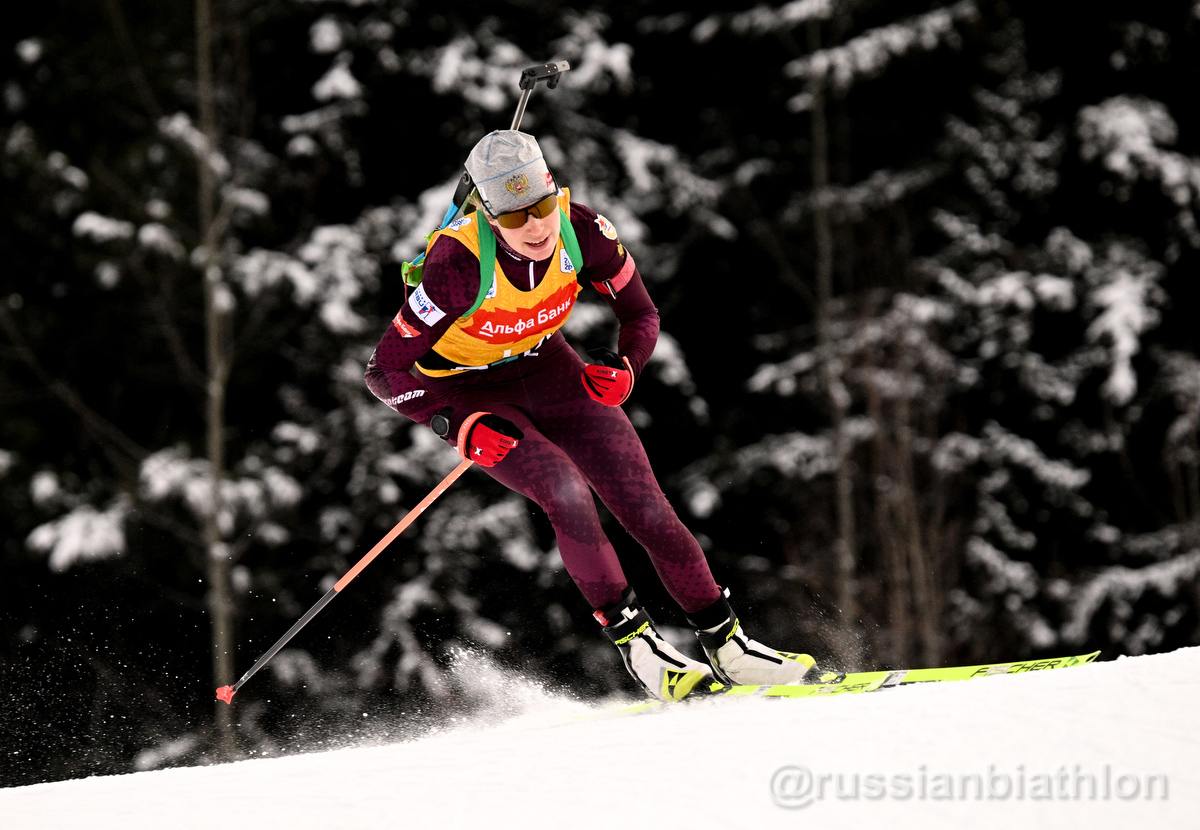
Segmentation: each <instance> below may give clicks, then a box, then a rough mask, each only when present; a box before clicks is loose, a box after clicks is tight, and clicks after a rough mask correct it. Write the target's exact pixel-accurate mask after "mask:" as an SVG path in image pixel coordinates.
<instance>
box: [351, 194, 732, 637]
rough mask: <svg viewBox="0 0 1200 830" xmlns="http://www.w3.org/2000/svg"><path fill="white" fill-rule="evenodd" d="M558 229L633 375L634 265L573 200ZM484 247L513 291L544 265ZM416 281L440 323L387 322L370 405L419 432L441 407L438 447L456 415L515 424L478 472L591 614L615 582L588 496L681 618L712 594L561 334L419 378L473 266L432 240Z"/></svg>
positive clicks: (608, 599) (610, 598) (535, 278)
mask: <svg viewBox="0 0 1200 830" xmlns="http://www.w3.org/2000/svg"><path fill="white" fill-rule="evenodd" d="M570 220H571V225H572V227H573V228H574V229H575V233H576V236H577V238H578V241H579V247H580V252H581V253H582V255H583V267H582V268H581V269H580V270H579V271H578V273H577V276H578V279H579V280H580V282H581V283H582V284H583V286H584V288H585V290H586V288H587V287H588V286H589V284H590V285H592V286H594V287H595V288H597V289H598V290H600V292H601V295H602V296H604V297H605V299H606V300H607V301H608V303H609V305H610V306H611V307H612V309H613V311H614V312H615V313H616V315H617V319H618V321H619V323H620V334H619V336H618V351H619V353H620V354H621V355H624V356H626V357H628V358H629V361H630V363H631V365H632V367H633V371H634V375H635V376H637V375H639V374H640V373H641V371H642V369H643V368H644V367H645V365H646V362H647V361H648V360H649V358H650V354H651V352H653V350H654V344H655V342H656V340H657V338H658V329H659V322H658V310H657V309H656V308H655V307H654V304H653V303H652V302H651V300H650V297H649V295H648V294H647V293H646V289H645V286H644V285H643V283H642V279H641V276H640V274H638V272H637V270H636V268H633V269H632V271H630V269H625V270H624V271H623V270H622V269H623V266H624V265H625V262H626V257H627V256H628V254H627V253H626V252H625V250H624V248H623V247H622V246H621V245H620V244H619V243H618V242H617V241H616V240H615V239H611V238H609V237H608V236H606V235H605V234H604V233H602V232H601V228H600V224H601V223H600V222H597V214H596V212H595V211H593V210H592V209H591V208H588V207H586V206H584V205H580V204H572V205H571V212H570ZM497 242H498V247H497V261H498V262H499V264H500V269H501V271H502V272H503V274H504V277H505V278H506V279H507V280H508V281H509V282H510V283H511V284H512V285H513V286H514V287H516V288H518V289H521V290H529V289H531V288H533V287H534V286H536V285H537V284H538V283H539V282H540V281H541V279H542V277H543V276H544V274H545V273H546V270H547V264H548V262H549V260H544V261H542V262H533V261H530V260H529V259H527V258H525V257H523V256H521V255H519V254H517V253H515V252H513V251H512V250H510V249H509V248H508V247H507V246H506V245H505V244H504V242H503V239H501V238H499V236H498V237H497ZM619 275H623V276H622V278H621V279H620V280H618V281H616V282H614V279H615V278H617V277H618V276H619ZM618 282H619V283H621V284H617V283H618ZM421 284H422V286H423V287H424V289H425V293H426V294H427V296H428V298H429V299H430V300H432V302H433V303H435V304H436V306H437V307H438V308H440V309H441V310H442V311H443V312H445V316H444V317H442V318H441V319H439V320H438V321H437V322H436V323H434V325H432V326H429V325H426V324H425V322H423V321H422V320H421V319H420V318H419V317H418V315H417V314H416V313H415V312H414V311H413V310H412V308H411V307H410V305H409V304H405V306H404V308H403V309H402V311H401V313H400V315H399V317H401V318H402V324H401V322H399V320H398V322H397V323H395V324H393V325H391V326H388V328H387V331H386V332H385V333H384V335H383V337H382V339H380V341H379V344H378V346H377V347H376V349H375V353H374V354H373V355H372V356H371V360H370V363H369V364H368V366H367V373H366V381H367V385H368V386H369V387H370V389H371V391H372V392H373V393H374V394H375V396H376V397H378V398H379V399H380V400H381V401H383V402H384V403H386V404H387V405H388V406H390V407H391V408H392V409H394V410H396V411H397V412H399V413H400V414H402V415H405V416H406V417H408V418H411V419H412V420H413V421H416V422H418V423H426V424H427V423H428V422H429V419H430V418H431V417H432V416H433V414H434V413H436V412H438V411H439V410H441V409H443V408H445V407H450V408H451V410H452V414H451V417H450V421H451V433H450V435H451V438H453V436H454V435H455V434H456V433H457V431H458V427H459V425H460V424H461V423H462V422H463V420H464V419H466V418H467V417H468V416H469V415H471V414H472V413H473V412H477V411H481V410H482V411H488V412H494V413H496V414H498V415H502V416H503V417H505V418H508V419H509V420H510V421H512V422H513V423H515V424H516V425H517V426H518V427H520V429H521V431H522V432H523V433H524V434H525V437H524V438H523V439H522V440H521V442H520V444H519V445H518V446H517V447H516V449H514V450H512V452H510V453H509V454H508V456H507V457H505V458H504V459H503V460H502V461H501V462H500V463H499V464H497V465H496V466H494V467H484V468H482V469H483V470H484V471H485V472H486V473H488V474H489V475H490V476H492V477H493V478H495V479H496V480H497V481H499V482H501V483H502V484H504V485H505V486H507V487H509V488H510V489H512V490H514V491H516V492H518V493H521V494H522V495H524V496H526V497H528V498H529V499H532V500H533V501H534V502H536V503H537V504H538V505H539V506H540V507H541V508H542V510H544V511H545V512H546V515H547V516H548V517H549V519H550V522H551V524H552V525H553V527H554V532H555V535H556V536H557V540H558V547H559V551H560V552H561V554H562V559H563V564H564V565H565V566H566V569H567V572H568V573H569V574H570V575H571V578H572V579H574V580H575V583H576V584H577V585H578V586H579V588H580V590H581V591H582V592H583V595H584V597H585V598H586V599H587V600H588V602H590V603H591V604H592V607H593V608H596V609H601V608H606V607H609V606H612V605H613V604H615V603H617V602H618V601H619V600H620V599H621V595H622V592H623V591H624V590H625V589H626V587H628V583H627V581H626V579H625V575H624V574H623V573H622V571H621V566H620V563H619V562H618V560H617V555H616V552H615V551H614V550H613V547H612V545H611V544H610V542H609V541H608V539H607V538H606V537H605V535H604V533H603V531H602V530H601V527H600V518H599V516H598V515H597V512H596V505H595V502H594V501H593V498H592V491H593V490H594V491H595V492H596V494H597V495H599V496H600V499H601V500H602V501H603V502H604V504H605V505H606V506H607V507H608V509H609V510H610V511H612V514H613V515H614V516H615V517H616V518H617V520H618V521H620V523H621V524H622V525H623V526H624V527H625V529H626V530H628V531H629V532H630V534H632V535H633V537H634V538H635V539H637V540H638V542H640V543H641V545H642V546H643V547H644V548H645V549H646V551H647V552H648V553H649V555H650V558H651V560H652V562H653V563H654V567H655V569H656V570H657V572H658V574H659V577H660V578H661V579H662V581H663V584H664V585H665V586H666V588H667V590H668V591H669V592H670V594H671V596H672V597H673V598H674V599H675V601H676V602H677V603H678V604H679V606H680V607H681V608H682V609H683V611H684V612H685V613H688V614H691V613H694V612H696V611H699V610H701V609H703V608H706V607H708V606H710V605H712V604H713V603H714V602H715V601H716V600H717V599H718V597H719V595H720V591H719V589H718V587H717V585H716V583H715V582H714V581H713V577H712V574H711V572H710V571H709V568H708V563H707V561H706V560H705V557H704V552H703V551H702V550H701V549H700V545H699V544H698V543H697V542H696V540H695V538H694V537H693V536H692V534H691V533H690V532H689V531H688V529H687V528H686V527H684V525H683V523H682V522H680V520H679V518H678V517H677V516H676V515H675V511H674V509H673V508H672V507H671V505H670V504H669V503H668V502H667V499H666V497H665V496H664V495H663V492H662V488H661V487H659V485H658V482H657V480H656V479H655V477H654V471H653V470H652V469H651V468H650V463H649V461H648V459H647V458H646V452H645V449H643V447H642V444H641V441H640V440H639V438H638V436H637V433H636V432H635V431H634V428H633V425H632V424H630V422H629V418H628V417H626V415H625V413H624V412H623V411H622V410H621V409H620V407H608V406H604V405H602V404H600V403H598V402H596V401H594V400H592V399H591V398H590V397H589V396H588V394H587V392H586V391H585V389H584V386H583V384H582V382H581V380H580V372H581V370H582V368H583V365H584V364H583V361H582V360H580V358H579V356H578V355H577V354H576V353H575V351H574V350H573V349H572V348H571V347H570V345H568V344H567V343H566V341H565V340H564V338H563V333H562V331H561V330H560V331H559V332H558V333H556V334H555V335H553V336H552V337H550V338H549V339H547V340H546V341H545V342H543V343H542V344H541V345H540V346H539V347H538V348H537V349H536V353H535V354H530V355H528V356H525V357H522V358H520V359H518V360H515V361H512V362H510V363H506V364H504V365H500V366H494V367H492V368H490V369H486V370H477V371H464V372H462V373H461V374H455V375H451V376H449V377H429V376H426V375H423V374H419V373H418V371H416V370H414V368H413V366H414V363H416V362H417V361H419V360H422V358H426V360H428V359H429V358H427V357H426V355H427V353H428V352H429V351H430V349H431V348H432V347H433V345H434V344H435V343H437V342H438V340H439V339H440V338H441V337H442V335H443V334H444V333H445V332H446V331H447V330H448V329H449V328H450V326H451V324H452V323H453V322H454V321H455V320H456V319H457V318H458V317H460V316H461V315H462V314H464V313H465V312H466V311H467V310H468V309H469V308H470V307H471V304H472V302H474V300H475V298H476V295H477V294H478V291H479V260H478V258H477V257H476V256H475V255H474V254H473V253H471V251H470V250H468V249H467V248H466V247H465V246H464V245H462V244H461V243H460V242H459V241H458V240H456V239H453V238H450V237H441V238H439V239H438V240H437V242H436V243H435V244H434V245H433V247H432V248H431V249H430V251H429V254H428V256H427V258H426V262H425V269H424V278H423V280H422V283H421ZM422 365H426V366H428V365H429V364H428V363H426V362H425V361H422Z"/></svg>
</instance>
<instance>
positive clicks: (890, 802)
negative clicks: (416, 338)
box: [0, 648, 1200, 830]
mask: <svg viewBox="0 0 1200 830" xmlns="http://www.w3.org/2000/svg"><path fill="white" fill-rule="evenodd" d="M522 693H523V694H524V695H525V697H524V706H525V709H526V711H525V712H524V714H518V715H514V716H510V717H508V718H507V719H502V720H498V721H497V720H496V719H495V718H494V717H489V718H485V719H477V720H475V721H472V722H466V723H463V724H460V725H457V726H455V727H454V728H451V729H448V730H446V731H443V732H441V733H439V734H437V735H432V736H428V737H425V738H422V739H417V740H413V741H411V742H408V743H402V744H395V745H390V746H381V747H372V748H360V749H347V750H341V751H332V752H322V753H314V754H307V755H298V756H292V757H287V758H278V759H265V760H255V761H246V762H241V763H235V764H227V765H223V766H214V767H205V768H190V769H177V770H164V771H158V772H145V773H138V774H133V775H123V776H112V777H105V778H90V779H84V780H78V781H64V782H57V783H51V784H40V785H36V786H31V787H22V788H16V789H8V790H2V791H0V827H3V828H4V830H18V828H22V829H23V828H58V827H87V828H89V830H99V829H101V828H109V827H112V828H122V830H129V828H176V827H179V828H191V827H195V828H205V830H212V828H215V827H238V828H240V827H263V828H279V829H280V830H295V828H325V829H326V830H328V828H357V827H362V828H380V827H396V828H432V827H438V828H440V827H531V826H532V827H551V826H554V827H564V826H569V827H572V828H585V827H595V828H605V830H613V828H625V827H628V828H642V827H657V828H661V827H702V826H715V825H720V824H724V825H725V826H730V827H753V828H762V827H781V828H782V827H787V828H797V827H821V828H828V827H865V826H874V827H888V828H891V829H892V830H895V828H908V827H911V828H918V827H919V828H929V827H946V826H952V825H957V826H961V827H964V828H967V827H970V828H976V827H996V828H999V827H1003V828H1006V830H1008V828H1012V827H1021V826H1026V827H1075V828H1080V830H1083V828H1086V830H1094V829H1095V828H1106V827H1113V828H1118V827H1119V828H1129V827H1162V828H1182V827H1196V826H1200V818H1198V817H1200V714H1198V713H1197V708H1198V705H1200V704H1198V702H1200V648H1191V649H1185V650H1181V651H1177V652H1174V653H1171V654H1166V655H1157V656H1151V657H1139V658H1131V659H1121V660H1117V661H1114V662H1108V663H1097V664H1093V665H1090V666H1083V667H1079V668H1072V669H1067V670H1063V671H1055V672H1044V673H1040V674H1029V675H1022V676H1016V677H996V678H988V679H984V680H977V681H973V682H971V683H965V684H944V685H930V686H918V687H906V688H900V689H896V690H892V691H887V692H882V693H879V694H874V695H858V696H845V697H837V698H818V699H798V700H775V701H768V700H724V701H720V700H718V701H710V702H702V703H696V704H692V705H688V706H676V707H672V708H670V709H667V710H663V711H660V712H657V713H654V714H649V715H638V716H629V715H614V714H612V710H611V709H607V710H597V709H594V708H589V707H586V706H584V705H582V704H576V703H572V702H569V701H564V700H562V699H557V698H553V697H550V696H544V695H540V694H536V693H533V692H531V691H530V690H529V689H528V688H524V689H523V690H522ZM781 770H782V772H781Z"/></svg>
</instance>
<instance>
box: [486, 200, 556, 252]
mask: <svg viewBox="0 0 1200 830" xmlns="http://www.w3.org/2000/svg"><path fill="white" fill-rule="evenodd" d="M489 221H491V220H490V219H489ZM558 223H559V212H558V211H557V210H555V211H551V212H550V213H549V214H548V215H546V216H545V217H542V218H540V219H539V218H538V217H537V216H535V215H533V214H532V213H528V214H526V219H525V224H524V225H522V226H521V227H519V228H517V229H515V230H512V229H509V228H503V227H501V226H500V225H497V224H496V223H495V222H491V225H492V230H493V231H495V232H496V233H499V234H500V236H501V237H502V238H503V239H504V241H505V242H506V243H507V244H508V247H510V248H512V249H513V250H514V251H516V252H517V253H518V254H520V255H521V256H527V257H529V258H530V259H532V260H534V261H535V262H540V261H541V260H543V259H546V258H547V257H548V256H550V254H552V253H554V246H555V245H556V244H557V243H558V230H559V228H558Z"/></svg>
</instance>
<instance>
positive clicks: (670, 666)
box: [595, 589, 715, 701]
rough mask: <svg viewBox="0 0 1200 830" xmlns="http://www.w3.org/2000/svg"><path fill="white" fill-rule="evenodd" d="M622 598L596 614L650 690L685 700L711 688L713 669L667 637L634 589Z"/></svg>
mask: <svg viewBox="0 0 1200 830" xmlns="http://www.w3.org/2000/svg"><path fill="white" fill-rule="evenodd" d="M621 600H622V601H621V602H619V603H617V605H615V606H613V607H611V608H606V609H604V610H603V611H597V612H596V613H595V617H596V619H597V620H599V622H600V624H601V625H603V626H604V634H605V635H606V636H607V637H608V638H609V639H610V640H612V641H613V645H615V646H616V647H617V650H618V651H620V652H621V659H622V660H623V661H624V662H625V668H626V669H628V670H629V673H630V674H631V675H633V679H634V680H636V681H637V682H638V684H639V685H640V686H641V687H642V688H643V689H645V690H646V693H647V694H649V695H650V696H651V697H654V698H657V699H658V700H666V701H670V700H682V699H683V698H685V697H687V696H688V695H689V694H691V693H692V692H693V691H696V692H697V693H702V692H706V691H708V689H709V686H710V685H712V684H713V683H714V682H715V680H714V678H713V674H712V670H711V669H710V668H709V667H708V666H706V665H704V664H703V663H701V662H698V661H696V660H692V659H691V658H690V657H687V656H686V655H684V654H683V653H681V652H680V651H679V650H678V649H676V648H675V647H674V646H673V645H671V644H670V643H668V642H667V641H666V640H664V639H663V638H662V636H661V635H660V634H659V633H658V632H657V631H656V630H655V628H654V621H653V620H651V619H650V617H649V615H647V614H646V611H645V609H643V608H642V607H641V606H640V605H639V604H638V602H637V597H636V596H634V593H633V591H632V590H631V589H628V590H626V591H625V595H624V596H623V597H622V598H621ZM697 687H699V688H697Z"/></svg>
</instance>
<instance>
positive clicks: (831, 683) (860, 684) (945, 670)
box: [623, 651, 1100, 713]
mask: <svg viewBox="0 0 1200 830" xmlns="http://www.w3.org/2000/svg"><path fill="white" fill-rule="evenodd" d="M1099 656H1100V652H1098V651H1093V652H1092V653H1090V654H1079V655H1075V656H1071V657H1051V658H1047V659H1045V660H1023V661H1018V662H1013V663H983V664H982V665H978V666H943V667H941V668H934V669H891V670H884V671H860V672H849V673H846V674H841V673H832V672H826V673H825V674H824V675H822V676H821V677H820V678H819V679H818V680H817V681H816V682H814V683H806V684H803V685H790V686H789V685H783V686H725V685H722V684H720V683H713V684H712V685H711V686H709V687H708V688H701V687H697V688H696V689H695V690H694V691H693V692H692V693H691V694H690V695H688V697H687V698H686V699H687V700H696V699H700V698H709V697H830V696H833V695H853V694H860V693H863V692H878V691H881V690H883V689H894V688H896V687H897V686H910V685H913V684H915V683H947V682H952V681H959V680H975V679H977V678H980V677H996V676H997V675H1002V674H1027V673H1029V672H1035V671H1047V670H1050V669H1065V668H1070V667H1071V666H1082V665H1085V664H1087V663H1091V662H1092V661H1093V660H1095V659H1096V658H1097V657H1099ZM661 705H662V703H661V702H660V701H656V700H651V701H646V702H645V703H636V704H634V705H632V706H629V707H627V708H625V709H624V710H623V711H625V712H629V713H637V712H648V711H651V710H653V709H657V708H658V707H659V706H661Z"/></svg>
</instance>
